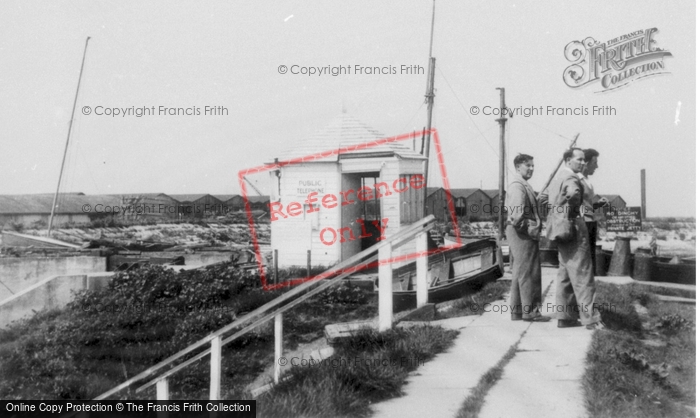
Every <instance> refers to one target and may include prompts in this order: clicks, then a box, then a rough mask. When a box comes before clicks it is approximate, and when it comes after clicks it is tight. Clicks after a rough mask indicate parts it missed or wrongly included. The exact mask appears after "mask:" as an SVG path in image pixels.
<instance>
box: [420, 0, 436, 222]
mask: <svg viewBox="0 0 700 418" xmlns="http://www.w3.org/2000/svg"><path fill="white" fill-rule="evenodd" d="M434 31H435V0H433V19H432V22H431V24H430V51H429V53H428V55H429V58H430V61H429V63H428V87H427V89H426V92H425V100H426V102H427V103H428V128H427V133H426V136H425V138H426V139H425V158H426V160H425V187H424V188H423V215H422V216H425V214H426V213H427V206H426V205H427V204H428V173H429V171H428V167H429V166H430V130H431V129H432V127H433V101H434V99H435V57H433V33H434Z"/></svg>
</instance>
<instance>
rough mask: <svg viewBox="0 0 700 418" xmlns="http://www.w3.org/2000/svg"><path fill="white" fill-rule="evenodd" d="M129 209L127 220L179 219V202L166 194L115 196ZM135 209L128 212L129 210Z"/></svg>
mask: <svg viewBox="0 0 700 418" xmlns="http://www.w3.org/2000/svg"><path fill="white" fill-rule="evenodd" d="M114 196H115V197H118V198H119V199H121V205H122V206H123V207H124V208H127V211H126V212H125V213H124V214H123V215H124V217H126V218H142V217H145V218H177V217H178V213H177V205H178V201H177V200H175V199H173V198H172V196H169V195H167V194H165V193H129V194H119V195H114ZM129 207H131V208H133V209H132V210H128V208H129Z"/></svg>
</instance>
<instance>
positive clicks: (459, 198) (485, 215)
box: [426, 188, 498, 222]
mask: <svg viewBox="0 0 700 418" xmlns="http://www.w3.org/2000/svg"><path fill="white" fill-rule="evenodd" d="M431 189H433V188H429V189H428V193H429V195H428V200H427V203H426V207H427V211H428V213H429V214H432V215H434V216H435V218H436V219H438V220H440V221H443V222H449V221H450V219H451V218H450V213H449V208H448V204H447V194H448V193H449V194H450V195H451V196H452V201H453V203H454V207H455V214H456V215H457V218H458V219H461V220H470V221H482V220H490V219H492V217H493V216H494V215H495V216H498V212H496V211H493V210H492V208H491V205H492V203H491V198H490V197H489V196H488V195H487V194H486V193H484V192H483V191H482V190H481V189H450V190H449V191H446V190H445V189H443V188H437V189H433V190H434V191H433V192H432V193H431Z"/></svg>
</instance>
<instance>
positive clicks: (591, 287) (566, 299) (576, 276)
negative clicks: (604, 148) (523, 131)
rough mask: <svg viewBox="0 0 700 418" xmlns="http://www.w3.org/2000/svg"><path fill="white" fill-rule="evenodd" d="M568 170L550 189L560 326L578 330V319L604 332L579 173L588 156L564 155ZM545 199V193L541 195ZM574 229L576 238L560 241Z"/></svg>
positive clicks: (549, 234)
mask: <svg viewBox="0 0 700 418" xmlns="http://www.w3.org/2000/svg"><path fill="white" fill-rule="evenodd" d="M564 163H565V166H564V167H563V168H562V170H561V171H560V172H559V174H558V175H557V177H556V178H555V179H554V181H553V182H552V183H551V184H550V185H549V188H548V191H549V193H548V200H549V203H548V205H549V218H548V220H547V238H548V239H550V240H552V241H555V242H556V243H557V250H558V251H559V272H558V275H557V311H558V312H557V317H558V319H559V321H558V324H557V326H558V327H559V328H568V327H575V326H578V325H579V323H578V318H580V319H581V322H582V323H583V325H585V326H586V328H587V329H599V328H603V324H602V322H601V320H600V313H599V312H598V309H597V307H596V306H595V279H594V277H593V270H592V269H591V267H592V265H591V253H590V252H591V248H590V246H589V243H588V230H587V229H586V224H585V222H584V221H583V218H581V203H582V200H583V199H582V198H583V185H582V184H581V179H580V178H579V177H578V175H577V174H578V173H580V172H581V171H582V170H583V167H584V164H585V155H584V153H583V150H582V149H580V148H572V149H569V150H567V151H566V152H565V153H564ZM541 196H542V197H541V198H542V199H544V197H545V196H547V195H545V194H544V193H543V194H542V195H541ZM562 225H571V230H570V232H573V236H571V237H569V238H568V239H567V238H561V237H558V236H557V235H558V232H560V231H561V229H560V228H559V227H561V226H562Z"/></svg>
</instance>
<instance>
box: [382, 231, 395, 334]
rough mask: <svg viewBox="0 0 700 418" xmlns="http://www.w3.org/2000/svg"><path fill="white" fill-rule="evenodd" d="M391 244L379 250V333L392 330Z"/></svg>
mask: <svg viewBox="0 0 700 418" xmlns="http://www.w3.org/2000/svg"><path fill="white" fill-rule="evenodd" d="M389 259H391V244H389V243H387V245H386V246H384V247H383V248H381V249H379V331H380V332H381V331H386V330H388V329H391V320H392V316H393V314H394V299H393V295H392V294H391V293H392V288H393V283H392V271H391V263H389Z"/></svg>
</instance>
